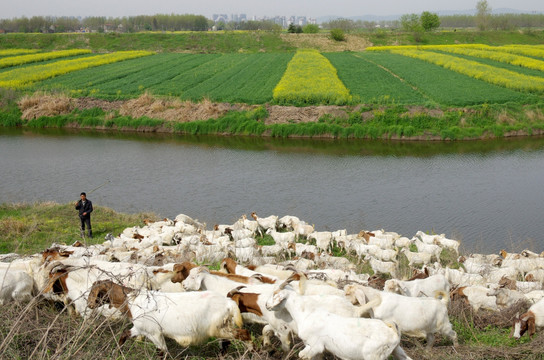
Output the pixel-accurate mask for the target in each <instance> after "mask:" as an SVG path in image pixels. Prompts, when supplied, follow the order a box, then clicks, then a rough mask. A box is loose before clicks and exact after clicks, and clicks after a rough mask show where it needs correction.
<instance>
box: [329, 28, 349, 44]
mask: <svg viewBox="0 0 544 360" xmlns="http://www.w3.org/2000/svg"><path fill="white" fill-rule="evenodd" d="M331 39H333V40H334V41H346V35H345V34H344V31H343V30H342V29H332V30H331Z"/></svg>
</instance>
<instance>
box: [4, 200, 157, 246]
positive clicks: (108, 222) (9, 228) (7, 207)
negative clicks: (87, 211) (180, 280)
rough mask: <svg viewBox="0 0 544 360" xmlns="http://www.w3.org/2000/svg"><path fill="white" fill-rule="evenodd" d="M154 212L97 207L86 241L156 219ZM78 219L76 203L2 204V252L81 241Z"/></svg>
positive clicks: (94, 241)
mask: <svg viewBox="0 0 544 360" xmlns="http://www.w3.org/2000/svg"><path fill="white" fill-rule="evenodd" d="M156 218H157V216H156V215H155V214H153V213H139V214H123V213H119V212H116V211H114V210H112V209H110V208H107V207H103V206H97V207H96V209H95V210H94V212H93V215H92V224H93V236H94V238H93V239H86V241H87V244H98V243H102V242H103V241H104V236H106V234H108V233H111V234H118V233H119V232H121V231H122V230H123V229H125V228H127V227H130V226H136V225H141V224H143V220H144V219H151V220H154V219H156ZM79 226H80V224H79V218H78V217H77V211H76V210H75V209H74V206H73V204H58V203H55V202H36V203H20V204H0V253H11V252H15V253H18V254H25V255H28V254H33V253H36V252H40V251H43V250H44V249H46V248H47V247H49V246H51V244H52V243H54V242H56V243H66V244H72V243H74V242H75V241H77V240H81V238H80V236H79Z"/></svg>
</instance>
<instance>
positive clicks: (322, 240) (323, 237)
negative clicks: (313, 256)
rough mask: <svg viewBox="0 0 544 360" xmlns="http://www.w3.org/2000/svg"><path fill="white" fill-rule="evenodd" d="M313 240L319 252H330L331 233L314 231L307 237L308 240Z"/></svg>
mask: <svg viewBox="0 0 544 360" xmlns="http://www.w3.org/2000/svg"><path fill="white" fill-rule="evenodd" d="M310 239H315V245H316V246H317V248H318V249H319V250H323V251H330V248H331V247H332V244H331V243H332V233H331V232H330V231H314V232H313V233H311V234H310V235H308V240H310Z"/></svg>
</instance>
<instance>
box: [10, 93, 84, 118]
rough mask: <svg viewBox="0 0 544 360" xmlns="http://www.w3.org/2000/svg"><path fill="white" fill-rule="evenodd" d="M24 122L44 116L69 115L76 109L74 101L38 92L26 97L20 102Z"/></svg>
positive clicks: (61, 96) (62, 95) (58, 95)
mask: <svg viewBox="0 0 544 360" xmlns="http://www.w3.org/2000/svg"><path fill="white" fill-rule="evenodd" d="M18 105H19V108H20V109H21V112H22V113H23V114H22V116H21V118H22V119H24V120H31V119H37V118H39V117H42V116H56V115H62V114H68V113H70V112H71V111H72V110H73V109H74V103H73V100H72V99H71V98H70V97H68V96H66V95H64V94H46V93H42V92H36V93H34V94H33V95H25V96H23V97H22V98H21V100H19V102H18Z"/></svg>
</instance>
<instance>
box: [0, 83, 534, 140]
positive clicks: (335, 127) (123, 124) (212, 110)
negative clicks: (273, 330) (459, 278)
mask: <svg viewBox="0 0 544 360" xmlns="http://www.w3.org/2000/svg"><path fill="white" fill-rule="evenodd" d="M0 109H1V111H0V126H4V127H15V126H17V127H18V126H21V127H29V128H78V129H97V130H103V131H133V132H134V131H136V132H156V133H176V134H193V135H197V134H198V135H248V136H262V137H280V138H287V137H302V138H305V137H306V138H340V139H342V138H344V139H350V138H355V139H390V140H470V139H471V140H475V139H489V138H501V137H512V136H534V135H542V134H544V104H541V103H537V104H525V105H523V104H519V103H507V104H492V105H489V104H483V105H475V106H471V107H464V108H437V107H424V106H400V105H354V106H307V107H294V106H278V105H270V104H265V105H246V104H228V103H213V102H211V101H209V100H203V101H201V102H198V103H195V102H190V101H180V100H179V99H172V98H165V97H154V96H151V95H149V94H147V93H146V94H143V95H141V96H140V97H139V98H137V99H131V100H117V101H106V100H100V99H95V98H71V97H68V96H66V95H63V94H50V93H42V92H37V93H35V94H33V95H25V96H23V95H21V94H18V93H15V92H10V91H4V96H3V101H0Z"/></svg>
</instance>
